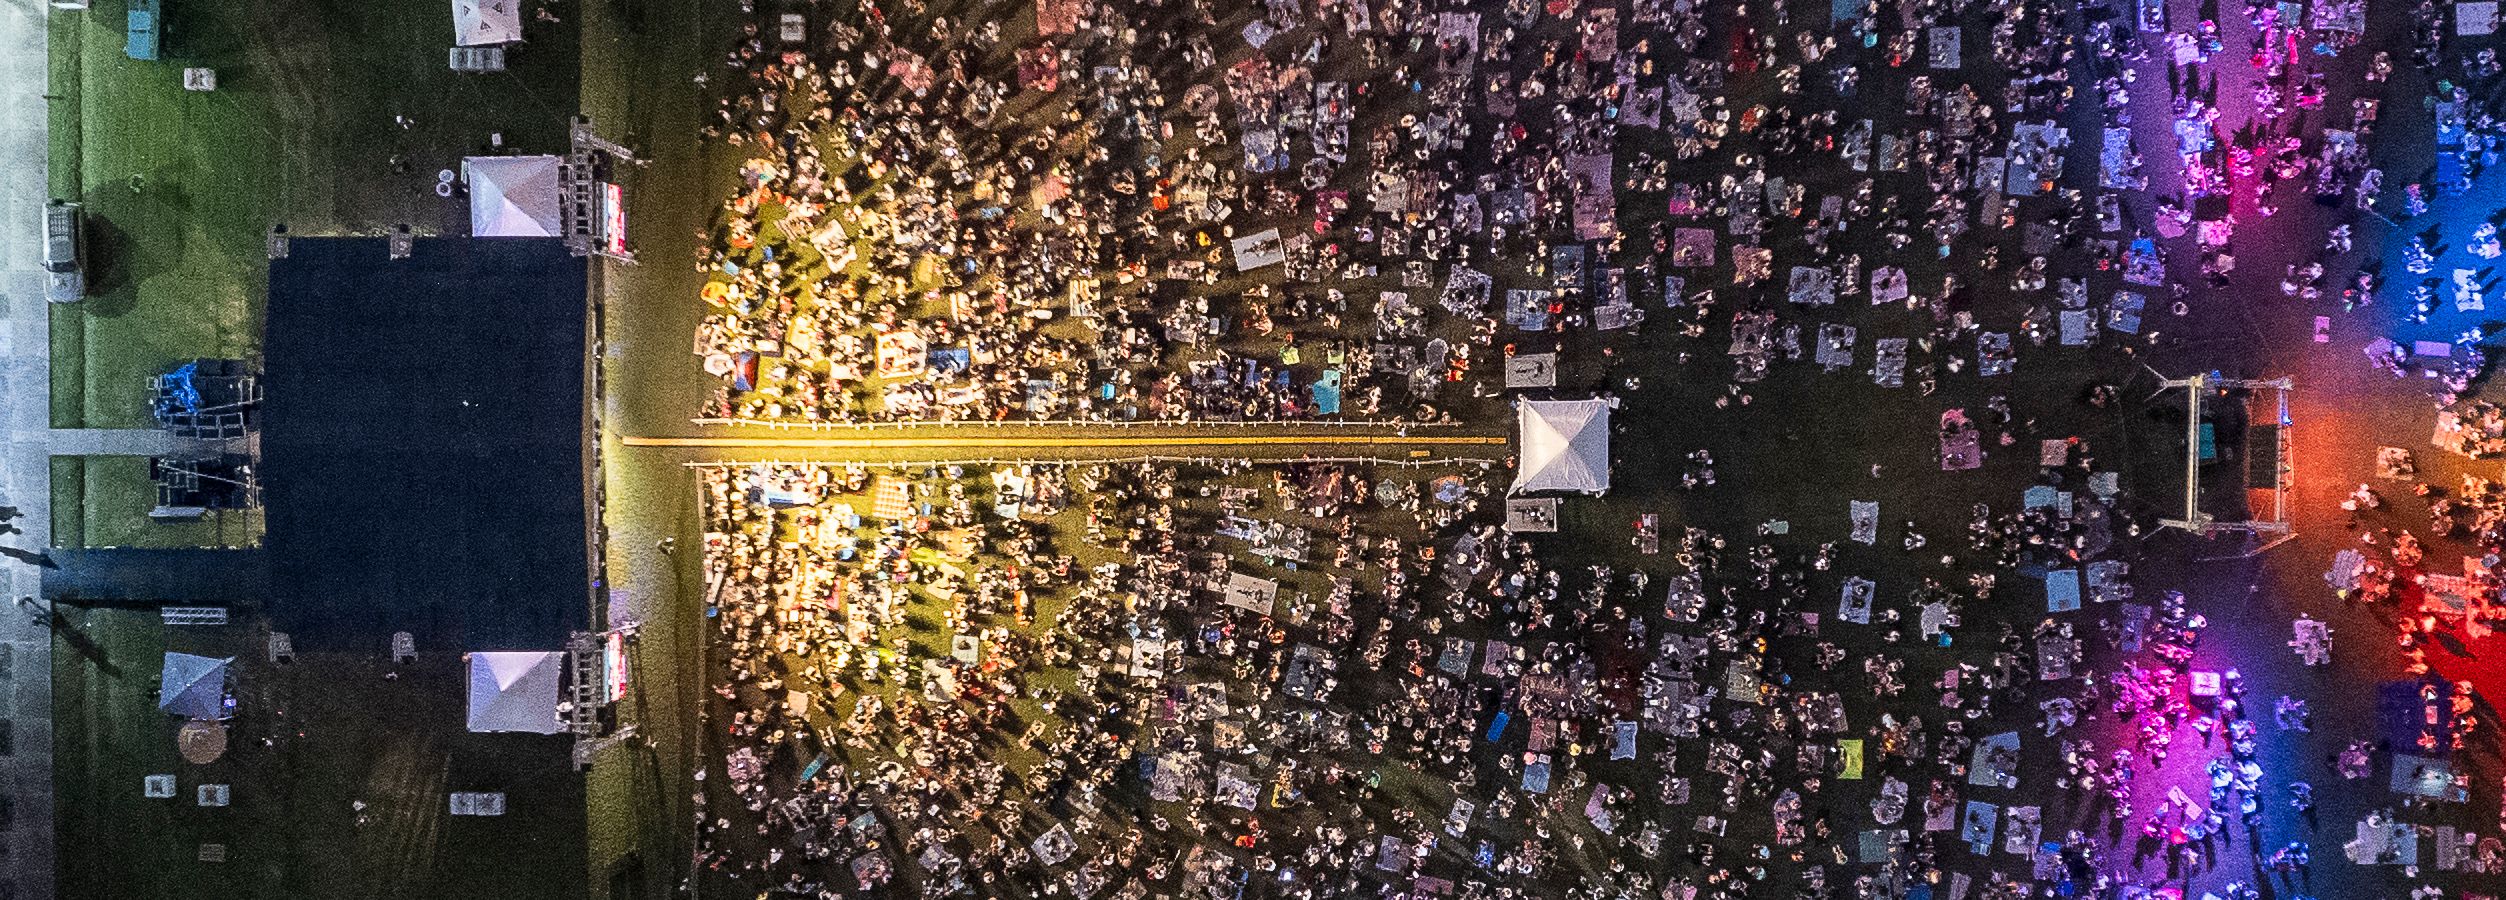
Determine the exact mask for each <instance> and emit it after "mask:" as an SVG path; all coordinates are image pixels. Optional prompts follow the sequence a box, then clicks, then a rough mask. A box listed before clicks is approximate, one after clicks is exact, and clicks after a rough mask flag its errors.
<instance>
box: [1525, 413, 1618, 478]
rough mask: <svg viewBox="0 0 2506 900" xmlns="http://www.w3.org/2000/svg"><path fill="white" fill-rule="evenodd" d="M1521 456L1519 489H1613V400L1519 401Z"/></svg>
mask: <svg viewBox="0 0 2506 900" xmlns="http://www.w3.org/2000/svg"><path fill="white" fill-rule="evenodd" d="M1515 414H1516V418H1517V420H1518V422H1519V424H1520V425H1521V435H1520V436H1519V437H1517V438H1516V440H1517V441H1518V442H1519V443H1520V445H1521V446H1520V454H1521V459H1520V460H1519V463H1518V465H1517V466H1516V468H1515V470H1514V489H1513V493H1517V494H1520V493H1525V492H1529V491H1574V492H1577V493H1584V494H1600V493H1605V492H1607V491H1609V489H1610V403H1609V401H1607V400H1525V401H1522V402H1521V403H1519V404H1516V406H1515Z"/></svg>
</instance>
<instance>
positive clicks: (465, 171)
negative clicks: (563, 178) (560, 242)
mask: <svg viewBox="0 0 2506 900" xmlns="http://www.w3.org/2000/svg"><path fill="white" fill-rule="evenodd" d="M461 173H462V178H463V179H465V180H467V181H468V182H469V184H470V236H471V237H556V236H557V235H558V233H559V229H560V228H561V227H562V226H560V225H559V224H558V222H557V158H556V157H554V156H472V157H468V158H466V159H463V160H462V161H461Z"/></svg>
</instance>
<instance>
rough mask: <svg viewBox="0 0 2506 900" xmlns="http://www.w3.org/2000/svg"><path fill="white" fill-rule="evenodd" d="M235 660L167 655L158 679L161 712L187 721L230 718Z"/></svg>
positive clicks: (158, 704)
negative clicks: (229, 677)
mask: <svg viewBox="0 0 2506 900" xmlns="http://www.w3.org/2000/svg"><path fill="white" fill-rule="evenodd" d="M234 661H235V660H233V659H232V658H229V659H212V658H210V657H206V656H193V655H191V654H189V653H168V654H166V655H165V669H164V670H163V671H161V672H159V673H158V678H157V709H159V710H162V711H165V712H169V713H173V714H175V715H178V716H182V717H183V718H186V719H223V718H226V717H227V712H226V670H227V665H228V664H229V663H232V662H234Z"/></svg>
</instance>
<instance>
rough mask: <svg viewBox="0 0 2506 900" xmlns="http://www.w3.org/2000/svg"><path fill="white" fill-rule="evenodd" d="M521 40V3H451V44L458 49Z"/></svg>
mask: <svg viewBox="0 0 2506 900" xmlns="http://www.w3.org/2000/svg"><path fill="white" fill-rule="evenodd" d="M521 39H522V0H452V42H453V44H454V45H456V46H461V47H478V46H484V45H487V44H510V43H513V42H515V41H519V40H521Z"/></svg>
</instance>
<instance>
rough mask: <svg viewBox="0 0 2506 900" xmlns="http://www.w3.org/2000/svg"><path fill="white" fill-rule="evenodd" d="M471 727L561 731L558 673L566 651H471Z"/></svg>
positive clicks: (487, 729) (491, 729)
mask: <svg viewBox="0 0 2506 900" xmlns="http://www.w3.org/2000/svg"><path fill="white" fill-rule="evenodd" d="M463 658H465V659H468V660H469V661H470V730H471V731H528V732H531V733H532V734H556V733H557V732H558V731H560V730H563V729H561V728H560V727H559V725H558V723H557V673H558V671H559V669H560V668H562V666H561V663H562V661H563V660H564V655H563V654H560V653H557V652H556V651H553V650H544V651H532V652H528V653H471V654H467V655H466V656H464V657H463Z"/></svg>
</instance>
